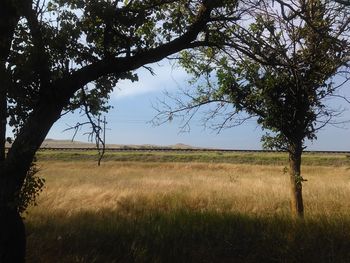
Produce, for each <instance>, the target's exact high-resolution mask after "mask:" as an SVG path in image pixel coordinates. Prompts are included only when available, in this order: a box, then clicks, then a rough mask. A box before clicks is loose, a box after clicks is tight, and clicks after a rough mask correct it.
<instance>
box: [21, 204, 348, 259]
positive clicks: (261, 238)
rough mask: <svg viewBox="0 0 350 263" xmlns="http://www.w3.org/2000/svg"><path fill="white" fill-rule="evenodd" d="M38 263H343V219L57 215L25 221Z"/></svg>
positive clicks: (345, 251) (345, 255) (345, 245)
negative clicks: (296, 219) (301, 219)
mask: <svg viewBox="0 0 350 263" xmlns="http://www.w3.org/2000/svg"><path fill="white" fill-rule="evenodd" d="M26 225H27V236H28V252H27V255H28V256H27V260H28V262H29V263H32V262H33V263H34V262H35V263H39V262H50V263H51V262H60V263H61V262H89V263H90V262H104V263H105V262H177V263H178V262H308V263H309V262H318V263H322V262H327V263H328V262H350V249H349V248H350V231H349V230H350V220H349V219H346V220H344V219H337V220H326V219H323V220H322V219H320V220H306V221H305V222H293V221H292V220H291V219H289V218H273V217H270V218H258V217H252V216H249V217H248V216H244V215H237V214H236V215H234V214H227V213H226V214H223V213H216V212H204V213H199V212H196V213H194V212H189V211H172V212H167V213H160V212H156V213H149V214H144V215H138V216H132V215H120V214H118V213H117V212H113V211H106V210H105V211H100V212H98V213H94V212H81V213H79V214H75V215H72V216H66V215H64V214H63V213H62V214H60V213H57V214H50V215H45V214H44V213H43V215H42V216H40V217H39V216H37V217H35V216H34V217H32V218H30V219H27V220H26Z"/></svg>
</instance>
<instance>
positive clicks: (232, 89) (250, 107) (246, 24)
mask: <svg viewBox="0 0 350 263" xmlns="http://www.w3.org/2000/svg"><path fill="white" fill-rule="evenodd" d="M247 10H248V9H247ZM349 12H350V9H349V8H344V6H343V5H342V4H340V3H336V2H334V1H321V0H302V1H291V2H289V1H261V2H260V4H259V5H255V6H252V7H251V8H250V9H249V11H247V12H246V13H245V15H244V17H243V18H242V20H239V21H237V22H232V21H229V22H226V21H224V22H222V24H221V28H222V30H221V31H219V32H217V34H216V35H212V37H209V38H208V39H207V40H206V46H204V47H199V48H197V49H196V50H195V51H183V52H182V60H181V64H182V65H183V66H184V67H185V68H186V69H187V71H188V72H189V73H191V74H192V75H193V76H194V79H193V80H192V82H191V83H192V84H195V85H198V86H197V89H196V90H195V91H191V90H190V91H188V92H186V95H187V97H188V98H189V100H188V101H183V100H179V99H177V100H176V101H175V105H174V104H173V105H171V103H167V102H166V103H164V104H163V105H165V106H166V107H165V108H163V109H162V108H161V109H160V112H159V113H160V114H159V115H158V117H159V118H160V120H161V121H162V120H164V119H165V120H167V119H169V118H170V119H171V118H173V117H174V116H176V115H182V114H183V113H184V112H185V114H189V116H190V118H191V116H192V115H191V114H192V113H194V112H195V111H198V107H202V106H203V105H206V104H214V105H215V107H214V108H212V110H210V111H209V113H208V116H207V120H211V119H215V118H217V117H222V118H221V119H220V120H221V121H219V122H218V124H217V125H216V126H214V128H217V129H219V130H220V129H222V128H225V127H232V126H234V125H238V124H241V123H242V122H244V121H245V120H246V119H248V118H251V117H254V118H256V120H257V122H258V123H259V124H260V125H261V127H262V128H263V129H266V130H269V131H270V133H268V134H267V135H265V136H264V137H263V138H262V140H263V142H264V146H265V147H268V148H274V149H278V150H286V151H288V152H289V153H290V171H291V174H292V184H293V185H294V188H293V190H292V192H293V193H295V192H298V195H299V196H298V197H297V198H299V199H300V200H295V204H294V207H295V206H298V207H295V209H297V210H298V213H299V214H300V215H302V214H303V205H302V197H301V182H302V181H303V178H302V177H301V174H300V163H301V158H300V157H301V154H302V151H303V149H304V147H305V144H304V143H305V140H307V139H309V140H313V139H316V132H317V130H319V129H320V128H322V127H324V126H325V125H326V124H327V123H329V122H330V121H331V120H332V119H333V117H336V116H337V115H338V114H339V112H338V111H337V109H332V108H330V107H329V105H327V103H326V100H327V99H329V98H330V97H332V96H339V94H337V90H338V89H339V87H340V86H341V85H342V84H344V83H346V82H347V81H348V80H349V76H350V75H349V66H350V65H349V61H350V56H349V55H350V53H349V52H350V39H349V32H350V19H349V17H350V16H349ZM335 77H337V78H338V81H336V80H335ZM339 80H340V83H339ZM187 120H188V119H187ZM271 132H272V133H271Z"/></svg>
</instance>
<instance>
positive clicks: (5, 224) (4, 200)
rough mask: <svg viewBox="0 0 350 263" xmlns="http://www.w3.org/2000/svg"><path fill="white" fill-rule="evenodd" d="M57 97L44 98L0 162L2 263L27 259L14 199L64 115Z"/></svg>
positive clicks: (20, 221)
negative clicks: (32, 164) (57, 122)
mask: <svg viewBox="0 0 350 263" xmlns="http://www.w3.org/2000/svg"><path fill="white" fill-rule="evenodd" d="M53 100H54V98H52V97H51V98H50V97H46V98H45V99H44V98H43V99H42V101H41V105H40V103H39V105H38V109H36V110H34V111H33V112H32V113H31V115H30V117H29V118H28V120H27V122H26V124H25V125H24V127H22V129H21V132H20V133H19V134H18V135H17V137H16V140H15V141H14V143H13V144H12V147H11V149H10V150H9V152H8V154H7V156H6V159H5V160H4V161H3V162H0V171H1V173H0V263H13V262H16V263H17V262H19V263H21V262H25V257H24V256H25V238H26V237H25V229H24V225H23V222H22V219H21V217H20V215H19V214H18V212H17V207H16V205H14V200H15V197H16V194H17V193H18V191H20V189H21V187H22V185H23V182H24V179H25V177H26V174H27V172H28V170H29V168H30V165H31V163H32V161H33V158H34V156H35V153H36V151H37V149H38V148H39V147H40V145H41V143H42V142H43V140H44V139H45V137H46V135H47V133H48V132H49V130H50V128H51V127H52V125H53V124H54V123H55V122H56V120H57V119H58V118H59V117H60V113H61V110H62V107H63V105H57V103H56V104H55V103H53Z"/></svg>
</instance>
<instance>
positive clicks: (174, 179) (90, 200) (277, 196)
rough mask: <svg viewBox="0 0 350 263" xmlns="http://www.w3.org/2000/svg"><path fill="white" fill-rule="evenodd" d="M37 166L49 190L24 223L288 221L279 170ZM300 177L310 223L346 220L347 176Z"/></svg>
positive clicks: (332, 170) (337, 171)
mask: <svg viewBox="0 0 350 263" xmlns="http://www.w3.org/2000/svg"><path fill="white" fill-rule="evenodd" d="M39 166H40V167H41V171H40V176H42V177H44V178H45V179H46V188H45V189H44V192H43V193H42V194H41V195H40V198H39V200H38V204H39V205H38V206H37V207H34V208H32V209H31V210H30V213H29V218H34V217H40V213H41V212H42V211H46V212H50V211H51V212H57V211H59V212H62V213H64V214H66V215H72V214H74V213H77V212H81V211H99V210H101V209H111V210H113V211H118V213H120V214H123V215H125V216H130V215H132V214H135V213H136V214H138V213H143V212H144V211H146V210H147V211H152V210H155V211H164V212H166V211H171V210H174V209H175V210H176V209H188V210H191V211H223V212H238V213H244V214H253V215H262V216H269V215H273V216H274V215H282V216H283V215H289V188H288V182H289V181H288V176H287V175H286V174H283V167H282V166H272V165H271V166H268V165H264V166H262V165H244V164H211V163H141V162H105V163H103V164H102V166H101V167H97V165H96V162H93V161H86V162H78V163H73V162H55V161H46V162H41V163H40V164H39ZM303 176H304V177H305V178H306V179H307V180H308V181H307V182H305V183H304V200H305V209H306V216H307V217H315V216H317V217H318V216H326V217H328V216H329V217H335V216H336V217H337V216H340V217H341V216H345V215H346V216H347V215H349V211H350V203H349V202H348V200H349V199H350V169H349V168H347V167H324V166H305V167H303Z"/></svg>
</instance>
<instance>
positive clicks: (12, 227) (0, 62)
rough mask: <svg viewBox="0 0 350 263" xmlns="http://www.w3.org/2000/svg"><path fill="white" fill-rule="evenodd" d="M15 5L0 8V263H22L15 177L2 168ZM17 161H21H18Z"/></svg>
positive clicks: (21, 229)
mask: <svg viewBox="0 0 350 263" xmlns="http://www.w3.org/2000/svg"><path fill="white" fill-rule="evenodd" d="M13 2H14V1H10V0H5V1H2V3H1V8H0V80H1V82H0V262H1V263H3V262H4V263H7V262H19V263H21V262H24V258H25V257H24V256H25V240H26V239H25V229H24V224H23V221H22V218H21V217H20V215H19V213H18V211H17V209H16V207H15V206H11V205H10V203H11V200H12V198H11V199H9V195H8V193H9V190H10V189H8V188H7V186H9V185H14V183H15V182H14V181H13V180H12V179H13V178H14V177H13V176H12V174H9V173H8V172H7V171H6V168H5V158H6V156H5V142H6V119H7V91H8V85H9V78H8V75H7V72H6V59H7V57H8V55H9V52H10V48H11V41H12V36H13V33H14V30H15V27H16V25H17V22H18V19H19V14H18V11H17V10H18V9H17V6H15V4H14V3H13ZM19 161H20V160H19ZM12 196H13V195H12Z"/></svg>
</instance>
